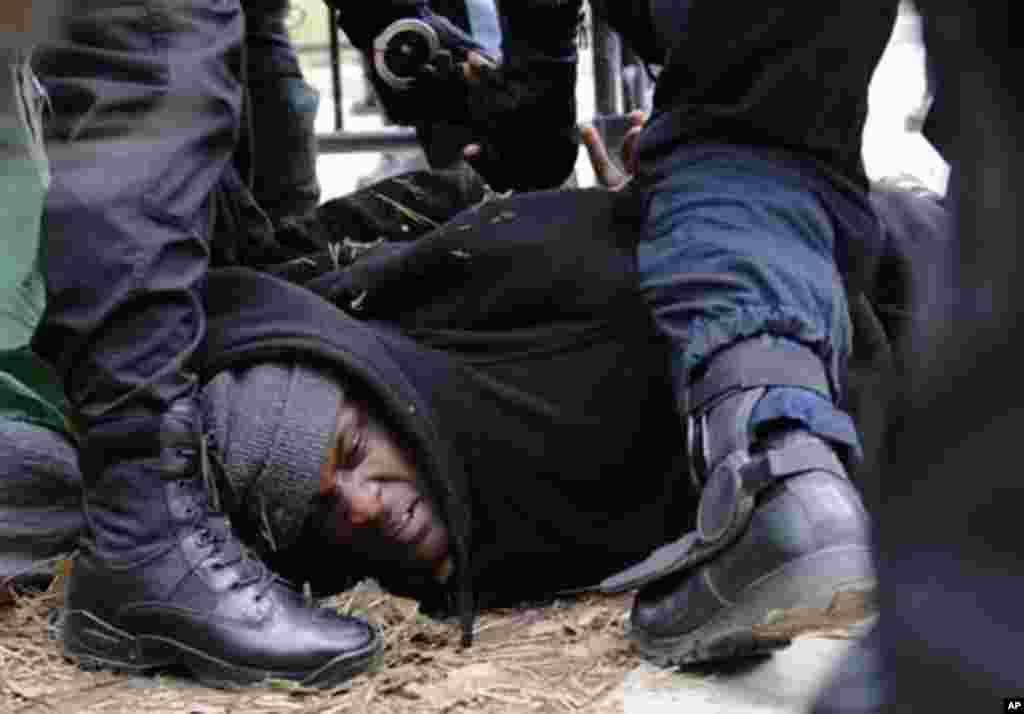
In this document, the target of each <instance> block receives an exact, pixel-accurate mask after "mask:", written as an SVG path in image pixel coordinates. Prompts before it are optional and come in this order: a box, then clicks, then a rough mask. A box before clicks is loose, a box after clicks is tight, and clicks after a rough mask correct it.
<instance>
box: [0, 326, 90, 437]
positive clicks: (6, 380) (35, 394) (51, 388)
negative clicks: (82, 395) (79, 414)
mask: <svg viewBox="0 0 1024 714" xmlns="http://www.w3.org/2000/svg"><path fill="white" fill-rule="evenodd" d="M70 415H71V408H70V405H69V403H68V401H67V399H66V398H65V396H64V392H63V390H62V388H61V386H60V381H59V380H58V379H57V375H56V374H55V373H54V371H53V370H52V369H51V368H50V366H49V365H48V364H47V363H46V362H44V361H43V360H42V359H40V358H39V357H37V356H36V355H35V354H34V353H33V352H32V350H31V349H29V348H28V346H25V347H22V348H20V349H16V350H7V351H4V352H0V419H13V420H16V421H24V422H29V423H32V424H39V425H40V426H45V427H48V428H50V429H53V430H54V431H58V432H60V433H62V434H65V435H66V436H68V437H69V438H71V439H74V438H75V436H76V435H75V429H74V426H73V425H72V421H71V416H70Z"/></svg>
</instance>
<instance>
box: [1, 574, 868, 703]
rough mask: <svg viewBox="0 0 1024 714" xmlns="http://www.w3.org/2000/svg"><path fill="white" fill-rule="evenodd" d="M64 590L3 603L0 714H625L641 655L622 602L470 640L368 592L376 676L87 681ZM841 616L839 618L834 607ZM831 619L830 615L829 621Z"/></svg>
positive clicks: (848, 607) (825, 625)
mask: <svg viewBox="0 0 1024 714" xmlns="http://www.w3.org/2000/svg"><path fill="white" fill-rule="evenodd" d="M61 593H62V587H61V585H60V583H59V582H58V583H55V585H54V586H53V587H51V588H50V590H49V591H48V592H46V593H42V594H36V595H17V594H15V595H13V597H10V598H8V599H7V601H6V602H4V598H3V597H2V596H0V712H5V713H7V712H10V713H12V714H99V713H100V712H102V713H103V714H120V713H121V712H124V713H125V714H127V713H129V712H130V713H131V714H136V713H139V714H143V713H148V712H153V713H159V714H171V713H173V714H269V713H271V712H273V713H274V714H278V713H285V714H290V713H295V714H313V713H316V714H342V713H345V712H353V713H355V712H358V713H360V714H362V713H363V712H366V713H368V714H375V713H380V714H383V713H385V712H386V713H387V714H425V713H427V712H430V713H431V714H440V713H447V712H452V713H454V712H473V713H474V714H477V713H479V714H498V713H505V712H553V713H561V712H586V713H587V714H605V713H606V712H608V713H611V712H621V711H622V708H623V692H624V686H623V685H624V681H625V678H626V675H627V673H629V672H630V671H632V670H633V669H635V668H636V667H637V665H638V664H639V658H638V657H637V655H636V653H635V652H634V651H633V650H632V648H631V646H630V645H629V643H628V640H627V639H626V638H625V637H624V624H625V615H626V613H627V612H628V609H629V604H630V599H629V596H618V597H599V596H587V597H583V598H580V599H578V600H574V601H566V602H557V603H554V604H552V605H548V606H546V607H542V608H530V609H519V610H505V611H497V612H488V613H484V614H482V615H481V617H480V618H479V619H478V621H477V638H476V643H475V644H474V645H473V646H472V647H471V648H469V649H463V648H461V647H460V646H459V637H460V630H459V628H458V626H457V625H455V624H448V623H441V622H437V621H434V620H430V619H429V618H426V617H424V616H423V615H421V614H419V611H418V608H417V606H416V603H415V602H412V601H410V600H405V599H401V598H396V597H392V596H390V595H387V594H384V593H382V592H380V590H378V589H376V588H375V587H373V586H372V584H369V583H364V584H362V585H361V586H359V587H357V588H355V589H354V590H352V591H350V592H348V593H345V594H343V595H341V596H339V597H337V598H336V599H334V600H333V601H332V604H333V605H334V606H335V607H338V608H340V609H341V610H343V611H347V612H352V613H355V614H359V615H363V616H366V617H368V618H370V619H371V620H373V621H374V622H376V623H378V624H379V625H380V627H381V630H382V632H383V635H384V639H385V651H384V657H383V661H382V662H381V664H380V666H378V667H377V668H375V670H374V671H372V672H370V673H368V674H364V675H361V676H359V677H356V678H355V679H353V680H351V681H350V682H347V683H346V684H345V685H344V686H341V687H339V688H337V689H334V690H330V691H310V690H304V689H295V688H290V687H286V686H281V687H274V686H271V687H263V688H249V689H243V690H235V691H230V690H217V689H208V688H204V687H200V686H197V685H195V684H194V683H192V682H191V681H189V680H188V679H185V678H180V677H175V676H173V675H168V674H162V675H157V676H150V677H129V676H124V675H117V674H112V673H106V672H84V671H81V670H79V669H78V668H77V667H76V666H75V665H74V664H72V663H70V662H69V661H67V660H65V659H64V657H63V656H62V655H61V652H60V647H59V644H58V642H57V641H56V640H55V638H54V637H55V627H54V625H53V622H54V621H55V614H56V613H57V612H59V606H60V602H61ZM869 607H870V603H869V602H867V601H865V600H864V599H863V598H861V599H859V600H858V599H856V598H855V599H853V600H845V601H842V602H837V603H834V604H833V608H832V611H831V613H830V614H831V615H832V617H831V618H828V617H826V618H825V620H822V619H821V618H822V614H823V613H821V612H819V613H808V612H796V613H787V614H784V613H778V614H777V615H776V616H775V617H773V618H772V621H771V624H770V625H767V626H766V627H770V628H772V630H771V632H770V633H769V634H772V635H777V634H778V633H779V632H780V631H783V632H786V634H799V633H800V632H802V631H805V630H808V629H811V630H815V629H817V630H826V631H827V632H829V633H830V634H832V635H834V636H848V634H849V632H850V630H848V629H845V628H846V626H847V625H848V624H851V623H853V622H855V621H858V620H862V619H863V617H864V615H865V612H866V610H865V608H869ZM836 608H838V609H836ZM825 614H826V615H827V614H829V613H825Z"/></svg>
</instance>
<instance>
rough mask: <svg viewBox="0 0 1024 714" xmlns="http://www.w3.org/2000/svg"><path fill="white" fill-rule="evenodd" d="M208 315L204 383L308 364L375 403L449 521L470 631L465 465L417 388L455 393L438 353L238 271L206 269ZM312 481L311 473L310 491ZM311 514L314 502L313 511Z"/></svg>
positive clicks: (452, 372)
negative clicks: (255, 368) (272, 365)
mask: <svg viewBox="0 0 1024 714" xmlns="http://www.w3.org/2000/svg"><path fill="white" fill-rule="evenodd" d="M207 317H208V326H207V338H206V341H205V344H204V349H203V352H202V353H201V355H200V361H199V365H200V372H201V376H202V379H203V381H207V380H209V379H211V378H212V377H213V376H214V375H216V374H217V373H218V372H220V371H222V370H225V369H229V368H237V367H241V366H244V365H248V364H255V363H259V362H277V363H291V362H296V361H305V362H308V363H310V364H312V365H315V366H318V367H319V368H321V369H324V370H325V371H329V372H331V373H334V374H337V375H338V376H339V380H341V381H342V382H343V384H345V385H346V386H349V385H353V386H356V387H357V388H361V389H363V390H365V391H368V392H369V393H371V394H372V395H373V396H375V397H376V398H377V404H378V405H379V406H380V407H381V408H382V413H383V415H384V416H385V418H386V419H387V420H388V421H389V422H390V423H391V424H392V425H393V426H394V427H395V428H396V429H397V430H398V431H399V433H401V434H402V435H403V436H404V437H406V438H407V439H408V440H409V442H410V443H411V445H412V447H413V451H414V453H415V454H416V458H417V460H418V462H419V464H420V468H421V472H422V474H423V476H424V479H425V481H426V484H427V488H428V490H429V492H430V494H431V495H432V497H433V498H434V500H435V501H436V504H437V507H438V508H439V511H440V513H441V516H442V518H444V520H445V522H446V523H447V524H448V527H449V533H450V536H451V539H452V544H451V545H452V548H453V552H454V554H455V560H456V577H455V578H454V579H453V585H452V586H451V587H452V588H453V589H454V591H455V592H454V593H453V594H454V595H455V596H456V597H457V600H458V602H457V608H458V610H459V612H460V614H461V615H462V617H463V619H464V626H465V627H466V628H467V632H468V631H470V629H471V621H472V617H473V605H472V602H471V583H470V580H469V577H470V568H469V552H470V543H469V539H470V527H469V523H470V517H471V514H470V500H469V498H468V494H467V490H466V489H467V484H466V469H465V464H464V463H463V462H462V461H461V460H460V459H459V457H458V455H457V454H456V453H455V452H454V450H453V449H452V448H451V446H450V445H449V443H448V442H446V441H445V440H444V439H442V438H440V436H439V433H438V416H437V414H436V411H435V409H434V406H433V404H432V402H431V395H430V394H429V393H424V385H430V384H434V383H442V384H445V385H446V386H447V387H449V388H456V389H457V386H456V385H457V382H458V379H459V377H458V374H457V370H456V368H455V365H454V364H453V363H452V362H451V361H450V360H448V359H447V358H446V356H445V355H444V354H443V353H440V352H438V351H436V350H431V349H428V348H424V347H421V346H420V345H418V344H416V343H415V342H413V341H412V340H410V339H409V338H407V337H405V336H403V335H402V334H400V333H399V332H398V331H397V330H395V329H393V328H390V327H388V326H387V325H384V324H381V323H367V322H360V321H358V320H356V319H354V318H352V317H350V316H349V315H347V314H345V313H344V312H342V311H341V310H339V309H338V308H336V307H335V306H334V305H332V304H331V303H329V302H327V301H325V300H323V299H322V298H320V297H318V296H317V295H315V294H314V293H312V292H310V291H308V290H306V289H305V288H302V287H299V286H296V285H292V284H290V283H287V282H284V281H282V280H279V279H277V278H275V277H272V276H270V275H267V274H263V273H259V272H256V271H252V270H248V269H245V268H227V269H223V270H217V271H213V272H212V273H211V275H210V280H209V284H208V286H207ZM428 389H430V388H429V387H428ZM315 480H316V475H313V477H312V478H311V480H310V481H311V494H312V493H313V489H315V486H314V485H313V482H314V481H315ZM314 508H315V504H314V503H312V500H311V504H310V509H311V513H312V512H313V510H314ZM270 510H271V511H273V509H272V508H271V509H270ZM467 623H468V624H467Z"/></svg>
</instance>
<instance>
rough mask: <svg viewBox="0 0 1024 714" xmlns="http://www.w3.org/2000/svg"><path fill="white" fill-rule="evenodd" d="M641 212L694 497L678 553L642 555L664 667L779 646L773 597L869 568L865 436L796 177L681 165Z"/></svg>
mask: <svg viewBox="0 0 1024 714" xmlns="http://www.w3.org/2000/svg"><path fill="white" fill-rule="evenodd" d="M647 220H648V226H647V234H648V235H647V236H646V238H647V240H645V241H644V242H642V243H641V245H640V248H639V267H640V275H641V286H642V288H643V290H644V291H645V294H646V295H647V297H648V300H649V302H650V303H651V305H652V308H653V310H654V314H655V318H656V321H657V323H658V324H659V326H660V328H661V329H662V330H663V331H664V332H665V333H666V334H667V335H668V336H669V337H670V338H671V339H672V342H673V346H674V347H673V360H674V365H673V368H674V373H675V375H674V376H675V380H676V385H677V397H678V400H679V405H680V413H681V414H682V415H683V416H684V419H685V422H686V423H685V428H686V430H687V434H688V438H689V448H690V451H691V454H692V456H693V461H694V463H693V477H694V479H695V482H696V486H697V487H698V488H699V489H701V494H702V495H701V504H700V511H699V516H698V531H697V532H696V533H694V534H692V535H691V536H690V537H689V538H688V539H687V540H685V541H683V542H680V543H679V544H677V546H676V550H678V552H677V553H676V554H675V556H674V557H672V558H669V560H670V561H671V563H670V564H668V565H667V566H666V564H665V563H664V562H660V563H658V562H652V563H647V564H646V565H641V566H640V567H639V573H640V574H641V575H642V578H641V581H642V582H649V583H650V584H647V585H646V587H644V588H643V589H642V590H641V591H640V592H639V594H638V597H637V600H636V603H635V605H634V608H633V612H632V633H633V637H634V638H635V639H636V640H637V642H638V644H639V646H640V648H641V650H642V651H644V652H645V653H646V654H647V655H648V656H650V657H651V658H652V659H654V660H656V661H658V662H662V663H684V662H697V661H702V660H711V659H717V658H723V657H732V656H739V655H744V654H753V653H756V652H759V651H763V650H764V649H768V648H772V647H775V646H778V645H779V644H780V643H779V642H777V641H767V640H761V639H758V638H757V637H755V636H754V633H753V630H752V629H751V628H752V626H753V625H755V624H757V623H759V622H760V621H761V620H762V619H763V618H764V617H765V615H766V614H767V613H768V612H769V611H770V610H772V609H777V608H788V607H794V606H818V605H827V604H828V602H829V601H830V599H831V598H832V596H833V595H834V594H835V593H836V592H837V591H839V590H842V589H846V588H860V587H867V586H869V585H870V583H871V581H872V568H871V560H870V553H869V549H868V532H869V528H868V519H867V515H866V512H865V510H864V508H863V506H862V504H861V501H860V497H859V496H858V494H857V491H856V489H855V488H854V487H853V485H852V484H851V483H850V481H849V479H848V477H847V472H846V468H847V465H848V464H849V463H850V462H851V461H853V460H855V459H856V458H857V454H858V451H859V446H858V437H857V433H856V430H855V428H854V426H853V423H852V420H851V419H850V418H849V417H848V416H847V415H846V414H844V413H843V412H842V411H841V410H840V409H839V408H838V407H837V406H836V404H835V399H836V396H837V392H838V389H839V379H838V373H839V367H840V365H841V364H842V362H843V360H844V358H845V355H846V353H847V351H848V345H849V339H850V324H849V316H848V310H847V304H846V297H845V294H844V290H843V287H842V284H841V281H840V278H839V274H838V271H837V269H836V266H835V262H834V258H833V241H834V236H833V230H832V224H831V222H830V220H829V217H828V215H827V213H826V212H825V210H824V209H823V207H822V206H821V204H820V203H819V202H818V200H817V199H816V198H815V197H814V196H813V194H811V193H810V192H809V191H807V190H806V189H805V188H804V187H803V186H802V185H801V179H800V177H799V176H797V175H789V174H787V173H786V172H785V171H784V170H783V169H782V167H778V166H775V165H773V164H771V163H768V162H762V161H759V160H752V161H751V162H749V164H748V165H745V166H743V167H742V169H737V168H736V167H735V164H731V165H730V164H728V163H723V164H714V163H711V162H703V163H699V164H696V165H690V166H682V167H680V168H679V169H678V170H676V171H674V172H673V174H672V176H671V177H669V178H668V179H665V181H664V182H663V183H662V184H660V185H659V186H657V187H656V189H655V192H654V194H653V198H652V202H651V204H650V215H649V216H648V219H647ZM661 556H662V558H663V559H664V557H665V556H666V553H665V552H663V553H662V554H661ZM645 567H646V568H647V569H648V572H646V573H644V572H643V570H644V568H645ZM666 570H667V571H669V572H668V574H666V572H665V571H666ZM636 574H637V573H634V575H636ZM652 580H653V581H654V582H650V581H652Z"/></svg>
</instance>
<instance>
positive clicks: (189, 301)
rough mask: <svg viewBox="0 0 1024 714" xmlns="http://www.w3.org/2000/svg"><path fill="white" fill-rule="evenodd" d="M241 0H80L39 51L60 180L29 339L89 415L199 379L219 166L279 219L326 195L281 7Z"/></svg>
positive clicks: (51, 204)
mask: <svg viewBox="0 0 1024 714" xmlns="http://www.w3.org/2000/svg"><path fill="white" fill-rule="evenodd" d="M243 4H244V6H245V7H244V12H245V15H244V17H243V7H242V4H240V3H239V0H88V1H85V0H79V1H77V2H73V3H71V4H70V12H69V18H68V20H67V24H66V35H65V39H64V40H63V41H62V42H61V43H60V44H55V45H54V46H50V47H46V48H43V49H42V51H41V52H40V54H39V58H38V62H37V68H38V71H39V74H40V76H41V77H42V79H43V82H44V84H45V86H46V88H47V90H48V92H49V95H50V99H51V102H52V106H53V112H52V116H51V120H50V123H49V126H48V139H49V141H50V147H51V148H50V151H51V153H52V169H53V185H52V189H51V192H50V196H49V199H48V202H47V208H46V255H47V258H46V264H45V270H46V275H47V284H48V289H49V292H50V298H51V300H50V305H49V309H48V312H47V316H46V320H45V323H44V327H43V329H42V330H41V331H40V334H39V335H38V336H37V339H36V345H35V346H36V348H37V349H38V350H39V352H40V353H42V355H43V356H45V357H47V358H48V359H49V360H50V361H52V362H53V363H54V364H55V365H56V366H57V367H58V370H59V371H60V374H61V376H62V378H63V379H64V382H65V385H66V388H67V391H68V394H69V397H70V398H71V400H72V402H73V403H74V405H75V406H76V407H78V408H79V409H80V410H81V412H82V414H83V416H84V417H85V418H86V422H87V423H88V421H89V420H92V419H95V418H98V417H100V416H101V415H105V418H122V417H127V416H137V417H149V416H153V415H156V414H159V413H160V412H162V411H164V410H165V409H166V407H167V405H168V404H170V403H171V402H173V401H175V400H176V399H179V398H182V397H187V396H190V395H191V394H192V393H193V391H194V387H195V377H194V376H193V375H192V373H191V372H190V369H189V361H190V358H191V357H192V355H193V353H194V351H195V349H196V346H197V345H198V343H199V341H200V340H201V339H202V337H203V334H204V330H205V319H204V315H203V308H202V301H201V291H202V286H203V282H204V277H205V275H206V271H207V270H208V267H209V256H210V242H211V239H212V235H211V233H212V231H213V225H214V206H215V201H214V200H213V195H214V193H215V191H216V190H217V189H218V187H219V186H221V187H222V186H223V183H224V181H223V179H224V176H225V171H226V170H234V168H235V166H236V165H237V168H238V169H239V171H240V173H242V174H243V176H244V178H245V179H246V180H247V182H248V184H249V186H250V187H251V188H252V189H253V192H254V193H255V194H256V195H257V197H258V198H262V199H264V200H265V201H266V202H267V205H266V206H265V208H266V209H267V213H268V215H269V217H270V219H271V220H272V221H273V222H274V223H275V224H276V223H279V222H281V221H283V220H286V219H287V217H288V216H300V215H306V214H308V213H309V212H311V211H312V210H313V209H314V208H315V206H316V204H317V202H318V199H319V192H318V186H317V183H316V174H315V145H314V143H313V118H314V117H315V112H316V104H317V96H316V93H315V90H313V89H312V88H311V87H309V86H308V85H306V84H305V82H303V80H302V77H301V72H300V70H299V66H298V61H297V59H296V57H295V54H294V50H293V49H292V47H291V45H290V44H289V42H288V39H287V35H286V32H285V25H284V13H285V10H286V6H287V4H286V3H285V2H283V0H247V2H245V3H243ZM243 84H248V86H249V88H250V91H251V96H250V101H249V102H248V103H247V102H246V101H244V93H243ZM247 106H248V110H249V111H248V112H247V111H246V107H247ZM243 120H244V121H243ZM243 123H244V126H245V129H246V130H245V131H244V132H241V128H242V126H243ZM240 138H241V139H242V141H241V143H240ZM260 145H262V146H263V147H264V148H265V151H261V150H258V149H257V147H259V146H260ZM239 146H241V147H242V149H241V150H238V147H239ZM235 183H237V182H235Z"/></svg>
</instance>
